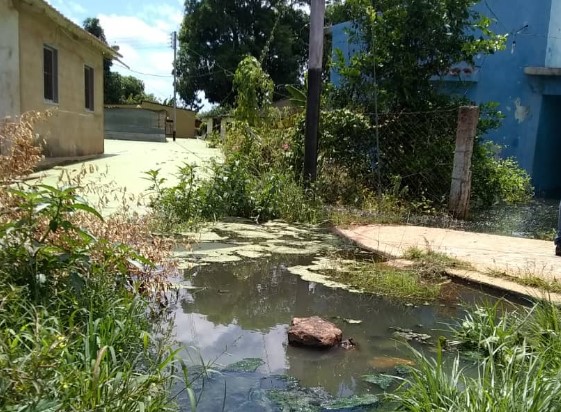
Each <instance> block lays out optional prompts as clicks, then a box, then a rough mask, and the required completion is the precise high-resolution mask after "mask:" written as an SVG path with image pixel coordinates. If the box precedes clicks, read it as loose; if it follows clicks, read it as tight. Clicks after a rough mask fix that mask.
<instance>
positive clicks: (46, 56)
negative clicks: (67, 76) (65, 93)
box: [43, 46, 58, 103]
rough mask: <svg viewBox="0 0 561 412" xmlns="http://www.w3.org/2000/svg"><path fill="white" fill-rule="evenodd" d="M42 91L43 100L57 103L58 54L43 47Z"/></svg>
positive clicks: (50, 48)
mask: <svg viewBox="0 0 561 412" xmlns="http://www.w3.org/2000/svg"><path fill="white" fill-rule="evenodd" d="M43 90H44V97H45V100H49V101H51V102H54V103H58V52H57V50H56V49H53V48H52V47H49V46H44V47H43Z"/></svg>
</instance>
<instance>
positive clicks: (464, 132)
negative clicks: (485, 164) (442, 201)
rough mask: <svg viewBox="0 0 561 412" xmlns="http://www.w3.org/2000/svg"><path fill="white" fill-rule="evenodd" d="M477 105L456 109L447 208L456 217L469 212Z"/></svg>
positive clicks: (464, 216) (477, 119)
mask: <svg viewBox="0 0 561 412" xmlns="http://www.w3.org/2000/svg"><path fill="white" fill-rule="evenodd" d="M478 122H479V107H477V106H462V107H460V109H459V111H458V126H457V130H456V151H455V153H454V169H453V171H452V185H451V188H450V201H449V203H448V209H449V210H450V212H451V213H452V214H453V215H454V216H455V217H456V218H458V219H465V218H467V216H468V212H469V199H470V195H471V156H472V153H473V143H474V142H475V136H476V134H477V123H478Z"/></svg>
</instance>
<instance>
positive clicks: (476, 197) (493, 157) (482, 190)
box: [472, 142, 534, 208]
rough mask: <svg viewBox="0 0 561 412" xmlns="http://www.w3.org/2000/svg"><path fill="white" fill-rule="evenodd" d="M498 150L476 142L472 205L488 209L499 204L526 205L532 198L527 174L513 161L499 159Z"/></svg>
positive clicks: (489, 143) (491, 145)
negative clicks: (524, 203)
mask: <svg viewBox="0 0 561 412" xmlns="http://www.w3.org/2000/svg"><path fill="white" fill-rule="evenodd" d="M498 149H499V147H498V146H496V145H494V144H493V143H491V142H477V144H476V145H475V147H474V150H473V161H472V173H473V174H472V203H473V205H474V206H475V207H483V208H485V207H489V206H492V205H494V204H497V203H507V204H514V203H523V202H526V201H528V200H530V199H531V198H532V196H533V190H534V189H533V187H532V184H531V179H530V176H529V175H528V173H527V172H526V171H525V170H524V169H522V168H521V167H520V166H519V165H518V163H517V162H516V161H515V160H514V159H511V158H507V159H501V158H499V157H498V155H497V152H498Z"/></svg>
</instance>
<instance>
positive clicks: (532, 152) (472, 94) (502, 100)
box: [332, 0, 561, 196]
mask: <svg viewBox="0 0 561 412" xmlns="http://www.w3.org/2000/svg"><path fill="white" fill-rule="evenodd" d="M476 10H478V11H479V12H481V13H482V14H483V15H486V16H488V17H490V18H492V19H494V20H495V23H494V25H493V27H492V30H493V31H495V32H496V33H500V34H506V33H508V40H507V47H506V50H504V51H501V52H498V53H495V54H494V55H486V56H477V58H476V62H475V67H474V71H473V74H464V72H461V74H460V76H459V79H458V77H457V76H454V77H451V76H446V77H445V78H441V79H438V82H439V87H441V88H442V90H443V91H446V92H447V93H454V94H461V95H464V96H466V97H468V98H469V99H470V100H472V101H474V102H476V103H484V102H489V101H495V102H498V103H499V105H500V106H499V110H500V111H501V112H502V113H503V114H504V115H505V119H504V122H503V125H502V127H501V128H500V129H498V130H496V131H493V132H492V133H490V134H489V135H488V136H487V137H488V138H489V139H491V140H493V141H494V142H496V143H497V144H499V145H501V146H502V147H503V151H502V156H505V157H509V156H512V157H515V158H516V159H517V160H518V162H519V163H520V165H521V166H522V167H523V168H524V169H526V170H527V171H528V172H529V173H530V174H531V175H532V179H533V183H534V185H535V186H536V190H537V192H538V193H539V194H542V195H555V196H557V195H559V194H561V120H559V119H561V100H559V98H557V97H555V96H561V76H530V75H527V74H525V73H524V68H526V67H561V0H534V1H528V0H508V1H505V0H483V1H482V2H481V3H479V4H478V5H477V6H476ZM348 27H350V25H349V24H348V23H343V24H340V25H336V26H333V28H332V34H333V47H334V49H335V48H340V49H341V50H343V52H344V55H345V57H348V56H350V55H352V52H353V51H354V50H356V47H354V46H353V45H352V44H349V43H352V41H350V40H349V38H348V35H347V34H346V33H347V29H348ZM464 66H465V65H461V64H460V65H459V67H460V68H463V67H464ZM332 81H333V83H334V84H340V77H339V76H338V74H337V73H336V72H333V73H332Z"/></svg>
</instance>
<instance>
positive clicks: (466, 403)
mask: <svg viewBox="0 0 561 412" xmlns="http://www.w3.org/2000/svg"><path fill="white" fill-rule="evenodd" d="M560 321H561V313H560V310H559V308H557V307H556V306H555V305H553V304H552V303H550V302H541V303H538V304H537V305H535V306H534V307H533V308H531V309H519V310H518V311H517V312H515V313H508V312H504V311H502V309H501V308H500V307H499V305H486V306H479V307H477V308H476V309H475V310H474V311H472V312H470V313H468V314H467V316H466V319H465V320H463V321H462V322H460V323H459V324H458V325H457V326H456V327H455V328H454V333H455V338H456V339H458V341H457V343H459V345H460V348H463V349H470V350H473V349H475V350H478V351H479V352H480V353H481V355H482V357H481V359H480V360H479V361H478V363H477V365H476V371H475V373H473V371H468V370H467V369H465V368H460V355H459V354H458V355H457V356H455V357H454V359H453V360H451V362H452V365H451V367H446V366H445V363H446V362H445V361H444V357H443V353H442V349H441V348H438V353H437V357H436V359H431V358H428V357H425V356H423V355H421V354H420V353H418V352H415V356H416V358H417V368H416V369H414V370H413V372H412V374H411V376H410V377H409V378H407V379H406V380H405V382H404V383H403V385H402V386H401V388H400V389H399V390H398V392H397V393H396V394H394V395H392V396H391V397H392V398H393V399H394V400H396V401H397V402H398V404H399V407H400V409H401V410H405V411H415V412H421V411H426V412H429V411H459V412H464V411H465V412H468V411H470V412H471V411H493V412H502V411H505V412H506V411H508V412H528V411H530V412H538V411H539V412H544V411H545V412H549V411H551V412H553V411H559V410H560V409H559V405H561V403H560V402H561V363H560V362H559V359H560V355H561V343H560V339H559V338H560V336H559V334H558V333H559V331H560V330H561V329H560V326H561V322H560Z"/></svg>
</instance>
